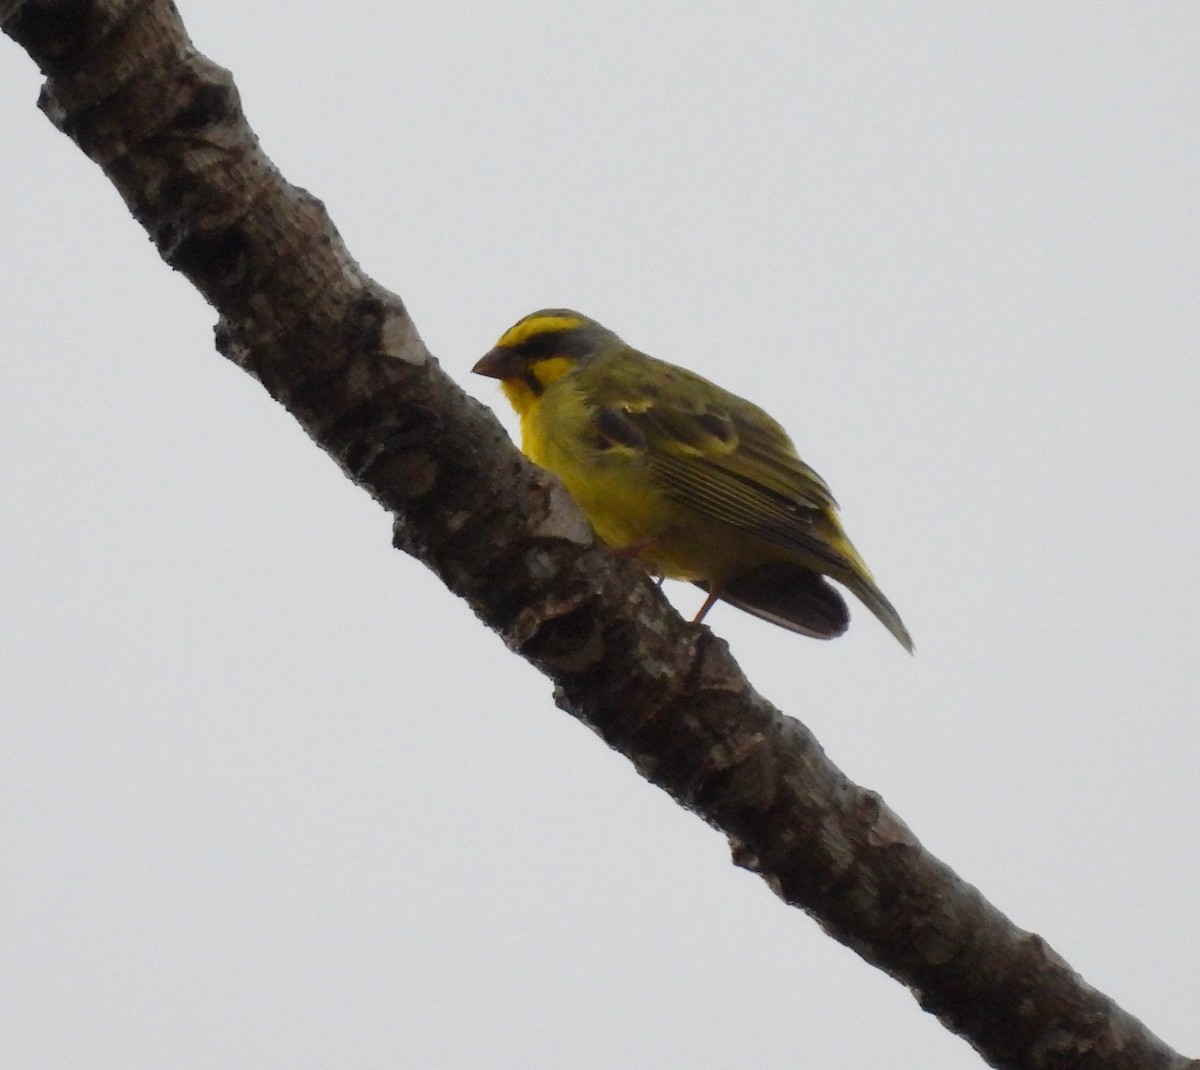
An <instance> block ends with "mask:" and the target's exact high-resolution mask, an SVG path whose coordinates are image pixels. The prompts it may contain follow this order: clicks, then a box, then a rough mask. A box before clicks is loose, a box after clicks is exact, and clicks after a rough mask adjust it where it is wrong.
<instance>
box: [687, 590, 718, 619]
mask: <svg viewBox="0 0 1200 1070" xmlns="http://www.w3.org/2000/svg"><path fill="white" fill-rule="evenodd" d="M719 597H720V595H719V594H718V593H717V591H716V590H715V589H714V590H711V591H709V592H708V597H707V598H706V599H705V600H704V605H702V606H701V607H700V612H699V613H697V614H696V616H695V618H694V619H693V620H692V623H693V624H699V623H700V622H701V621H702V620H703V619H704V615H705V614H706V613H707V612H708V611H709V610H710V609H712V607H713V605H714V604H715V603H716V601H717V599H718V598H719Z"/></svg>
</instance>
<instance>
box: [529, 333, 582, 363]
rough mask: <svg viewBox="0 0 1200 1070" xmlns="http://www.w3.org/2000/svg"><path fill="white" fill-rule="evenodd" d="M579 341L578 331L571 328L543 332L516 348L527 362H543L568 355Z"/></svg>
mask: <svg viewBox="0 0 1200 1070" xmlns="http://www.w3.org/2000/svg"><path fill="white" fill-rule="evenodd" d="M578 339H579V329H578V328H577V327H571V328H569V329H567V330H565V331H543V332H542V333H541V334H535V335H533V337H531V338H526V339H525V341H524V342H522V343H521V344H520V345H519V346H517V347H516V350H517V352H518V353H520V354H521V356H522V357H523V358H524V359H525V360H528V361H538V360H545V359H546V358H547V357H554V356H560V355H564V354H567V353H570V352H571V351H572V350H573V349H574V348H575V343H576V342H577V341H578Z"/></svg>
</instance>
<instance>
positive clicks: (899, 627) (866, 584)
mask: <svg viewBox="0 0 1200 1070" xmlns="http://www.w3.org/2000/svg"><path fill="white" fill-rule="evenodd" d="M869 575H870V573H868V576H869ZM843 582H844V583H845V585H846V586H847V587H848V588H849V589H850V590H851V591H852V592H853V593H854V594H855V595H856V596H857V597H858V599H859V601H861V602H862V604H863V605H864V606H866V607H867V609H869V610H870V611H871V612H872V613H874V614H875V616H877V617H878V618H879V620H880V623H881V624H883V626H884V627H885V628H886V629H887V630H888V631H889V632H891V633H892V635H894V636H895V637H896V639H897V640H898V641H899V643H900V645H901V646H902V647H904V649H905V650H907V651H908V652H909V653H910V654H911V653H912V652H913V641H912V636H911V635H909V634H908V629H907V628H906V627H904V621H902V620H901V619H900V614H899V613H897V612H896V607H895V606H894V605H892V603H891V602H889V601H888V600H887V598H885V597H884V594H883V592H882V591H881V590H880V589H879V588H878V587H876V586H875V583H874V581H873V580H870V579H864V578H863V577H861V576H855V577H853V578H851V579H847V580H845V581H843Z"/></svg>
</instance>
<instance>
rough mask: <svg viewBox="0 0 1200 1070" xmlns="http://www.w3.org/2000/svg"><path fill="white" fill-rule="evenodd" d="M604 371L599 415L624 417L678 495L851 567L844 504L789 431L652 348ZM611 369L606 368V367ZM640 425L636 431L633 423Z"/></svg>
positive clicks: (630, 437)
mask: <svg viewBox="0 0 1200 1070" xmlns="http://www.w3.org/2000/svg"><path fill="white" fill-rule="evenodd" d="M633 355H635V356H636V357H637V358H638V359H637V360H636V361H629V360H620V359H619V360H618V361H617V362H614V365H613V367H612V368H611V369H596V371H597V372H598V373H599V374H597V375H596V376H595V382H594V384H593V388H594V389H593V392H592V396H593V398H594V399H595V400H596V401H597V402H598V403H599V404H598V413H599V415H600V416H601V417H603V419H604V420H606V421H608V422H609V423H614V420H613V415H614V414H618V413H619V415H620V416H621V417H622V419H623V423H625V424H626V425H628V427H629V429H630V430H629V432H628V433H627V434H625V435H624V436H623V438H624V440H625V442H626V443H630V442H633V441H635V440H636V439H641V440H643V441H644V443H645V445H644V452H645V457H646V460H647V463H648V465H649V467H650V470H651V471H652V472H653V473H654V475H655V477H656V478H657V479H658V480H659V481H660V482H661V484H662V486H663V487H664V488H665V489H666V490H667V492H668V493H669V494H671V495H672V497H674V498H676V499H677V500H678V501H680V502H682V503H683V504H685V505H687V506H689V507H690V508H693V509H697V510H700V511H702V512H706V513H708V514H709V515H711V516H713V517H714V518H716V519H718V520H721V521H723V522H725V523H727V524H730V525H732V526H733V527H735V528H738V529H739V530H741V531H745V532H747V533H749V534H752V535H755V536H757V537H759V538H762V539H765V540H767V541H768V542H772V543H775V544H776V545H779V546H782V547H784V548H787V549H794V550H798V551H800V552H802V553H805V554H810V555H812V556H814V557H816V558H818V559H820V560H821V561H825V562H827V563H828V564H829V565H831V566H833V567H835V568H838V569H844V568H845V567H846V565H847V564H848V562H847V560H846V558H845V556H844V555H843V554H841V553H839V552H838V550H837V549H836V548H835V547H833V546H831V545H830V543H829V534H830V531H829V524H830V520H829V516H830V513H831V512H832V510H834V509H836V508H837V503H836V502H835V501H834V498H833V495H832V494H831V493H830V491H829V487H828V486H827V485H826V483H825V481H824V480H823V479H822V478H821V477H820V476H819V475H817V473H816V472H815V471H813V469H812V468H810V467H809V466H808V465H807V464H805V463H804V462H803V461H802V460H800V458H799V457H798V456H797V455H796V450H795V447H794V446H793V445H792V442H791V440H790V439H789V438H788V436H787V434H786V432H785V431H784V430H783V428H782V427H780V426H779V424H778V423H776V422H775V420H773V419H772V418H771V417H770V416H768V415H767V414H766V413H765V412H763V411H762V410H761V409H759V408H758V407H757V406H755V405H752V404H751V403H750V402H748V401H744V400H743V399H741V398H739V397H736V396H735V395H732V394H730V393H729V392H728V391H725V390H722V389H721V388H720V387H718V386H716V385H715V384H714V383H710V382H708V381H707V380H705V379H702V378H701V377H700V376H698V375H694V374H693V373H691V372H688V371H686V370H685V369H683V368H678V367H675V366H674V365H670V364H665V363H663V362H662V361H658V360H655V359H654V358H652V357H648V356H646V355H645V354H642V353H637V354H633ZM605 372H607V374H605ZM635 429H636V430H635Z"/></svg>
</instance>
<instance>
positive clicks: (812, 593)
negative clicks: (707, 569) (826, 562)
mask: <svg viewBox="0 0 1200 1070" xmlns="http://www.w3.org/2000/svg"><path fill="white" fill-rule="evenodd" d="M696 586H697V587H701V588H703V589H704V590H706V591H707V590H708V584H706V583H697V584H696ZM717 597H718V598H720V599H721V601H723V602H728V603H729V604H730V605H731V606H737V607H738V609H744V610H745V611H746V612H747V613H753V614H754V615H755V616H756V617H761V618H762V619H763V620H767V621H770V622H771V623H772V624H778V625H779V626H780V627H781V628H787V629H788V630H789V631H793V632H799V633H800V634H801V635H809V636H812V637H813V638H814V639H833V638H835V637H836V636H839V635H841V634H842V633H843V632H844V631H845V630H846V628H847V627H848V626H849V624H850V611H849V610H848V609H847V608H846V603H845V601H843V599H842V596H841V595H840V594H838V592H837V591H836V590H834V589H833V588H832V587H831V586H830V585H829V584H828V583H826V582H825V579H824V578H823V577H822V576H820V575H818V574H817V573H816V572H813V571H812V570H811V569H807V568H804V567H802V566H800V565H795V564H792V563H791V562H790V561H776V562H772V563H771V564H767V565H759V566H758V568H754V569H751V570H750V571H749V572H745V573H743V574H742V575H740V576H738V577H737V578H736V579H733V580H729V581H728V582H726V583H724V584H722V586H721V589H720V591H719V592H718V595H717Z"/></svg>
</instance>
